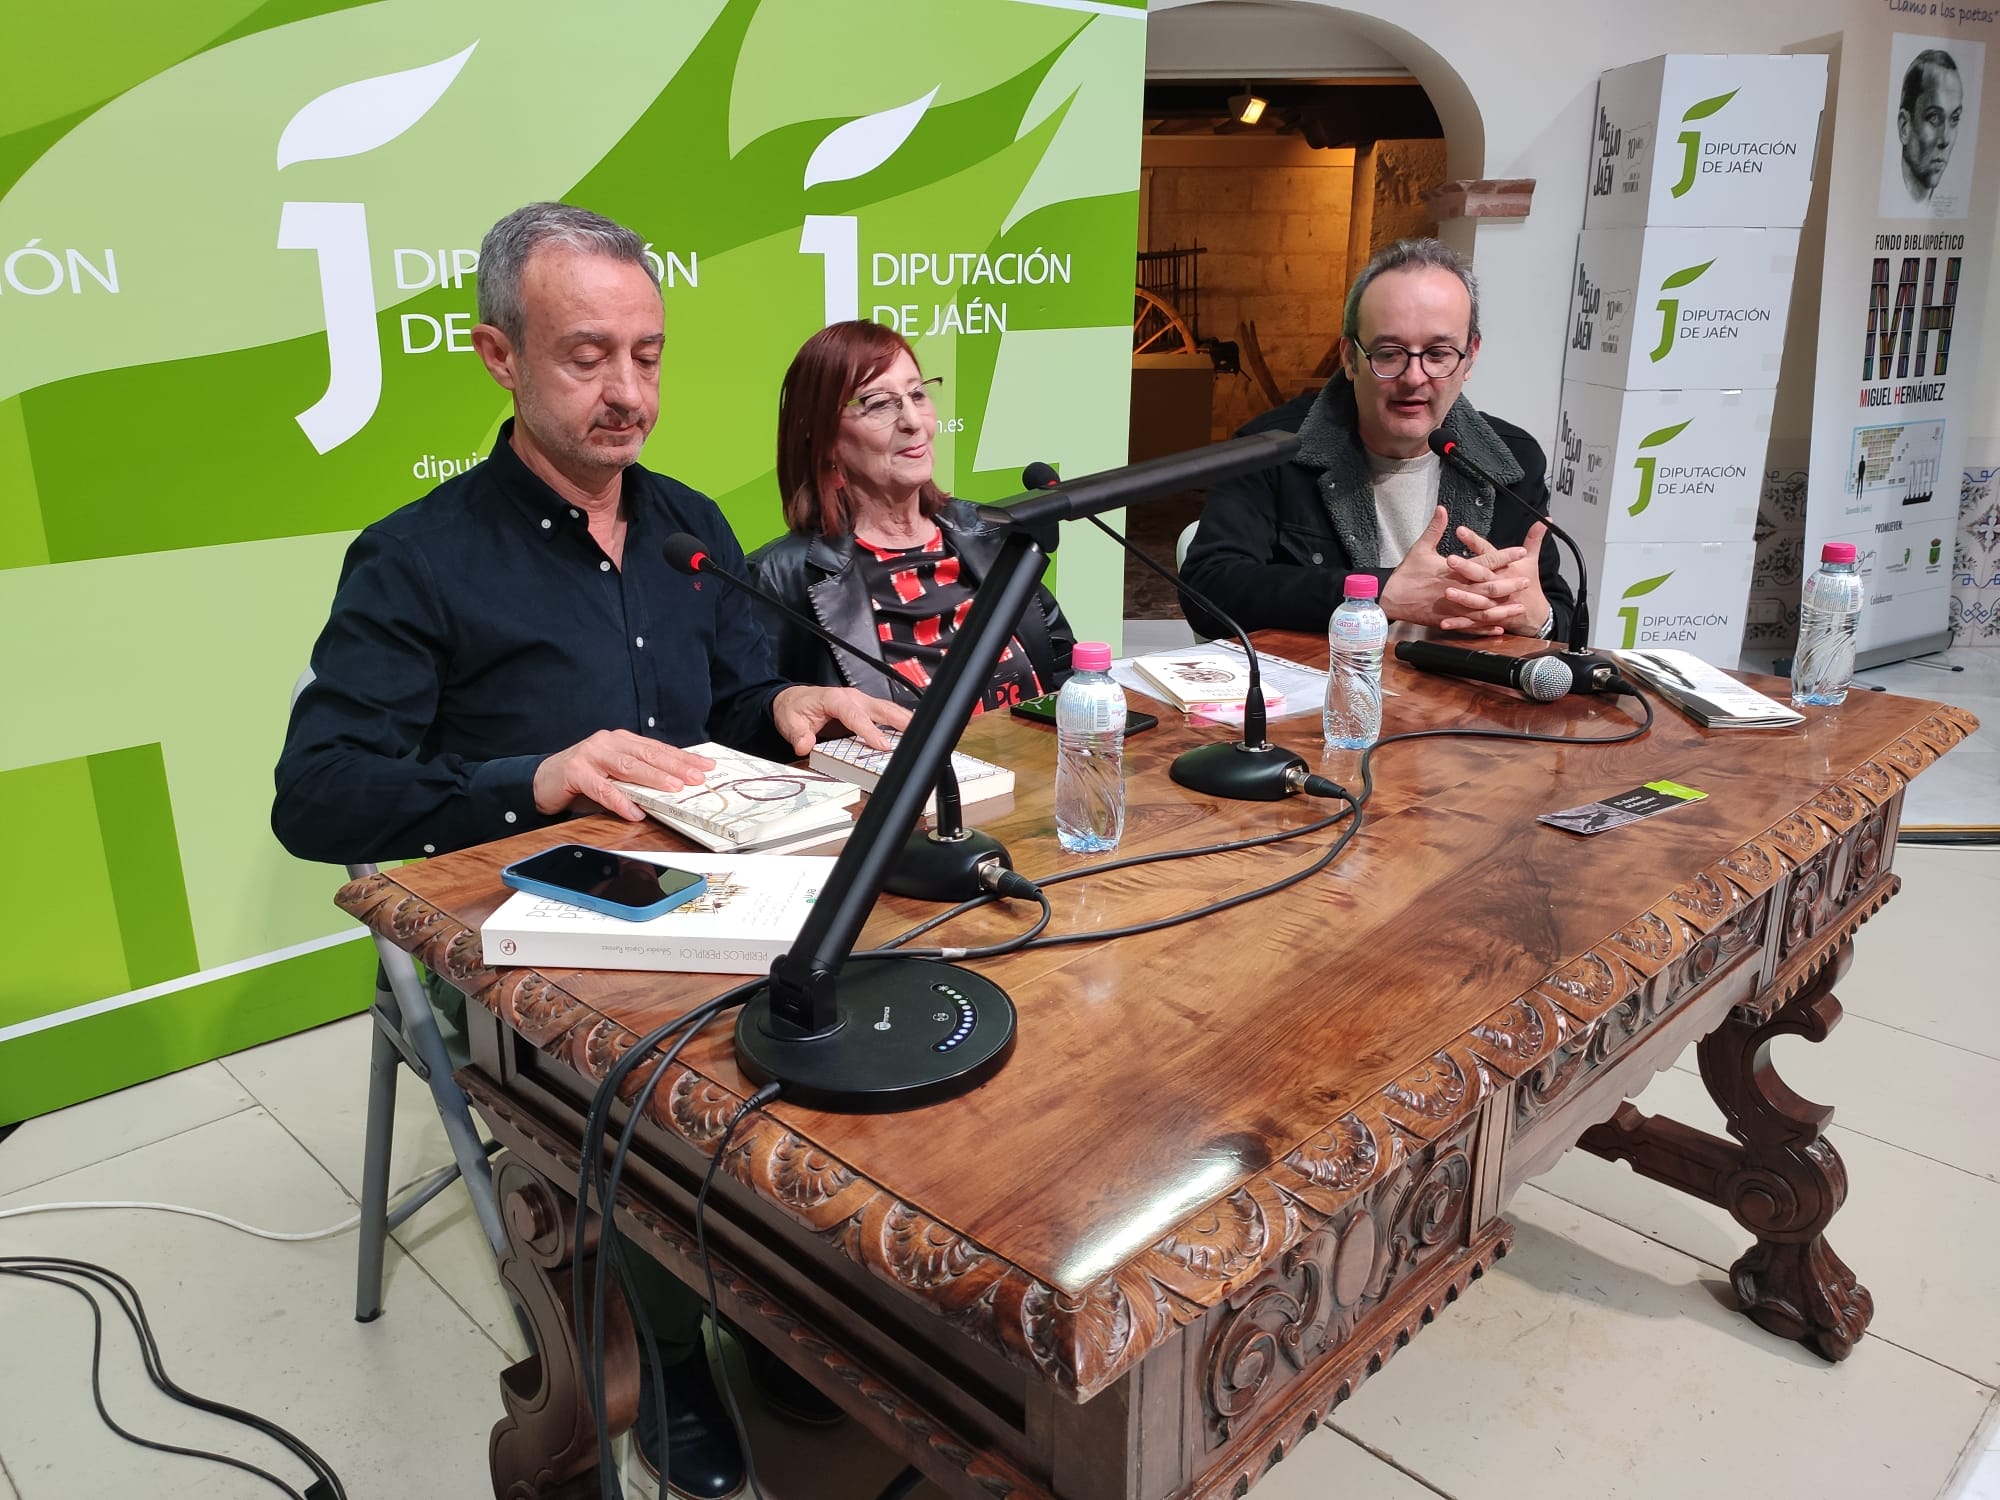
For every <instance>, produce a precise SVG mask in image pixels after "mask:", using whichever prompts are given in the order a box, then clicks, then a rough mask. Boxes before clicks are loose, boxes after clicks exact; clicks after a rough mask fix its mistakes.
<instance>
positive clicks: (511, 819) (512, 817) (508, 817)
mask: <svg viewBox="0 0 2000 1500" xmlns="http://www.w3.org/2000/svg"><path fill="white" fill-rule="evenodd" d="M507 821H508V822H509V823H511V822H513V821H514V815H513V814H512V813H508V814H507Z"/></svg>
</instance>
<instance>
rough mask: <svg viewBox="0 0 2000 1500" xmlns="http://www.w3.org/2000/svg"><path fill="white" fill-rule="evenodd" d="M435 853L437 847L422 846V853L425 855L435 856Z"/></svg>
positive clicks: (434, 845) (432, 845)
mask: <svg viewBox="0 0 2000 1500" xmlns="http://www.w3.org/2000/svg"><path fill="white" fill-rule="evenodd" d="M437 852H438V846H437V845H436V844H426V845H424V853H426V854H435V853H437Z"/></svg>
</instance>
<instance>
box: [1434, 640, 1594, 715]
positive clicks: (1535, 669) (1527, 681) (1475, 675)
mask: <svg viewBox="0 0 2000 1500" xmlns="http://www.w3.org/2000/svg"><path fill="white" fill-rule="evenodd" d="M1396 660H1397V661H1406V662H1408V663H1409V664H1410V665H1411V666H1413V667H1415V668H1416V669H1417V670H1418V671H1419V672H1434V673H1436V674H1437V675H1438V676H1440V677H1464V678H1468V679H1470V680H1471V681H1473V682H1490V683H1492V684H1493V685H1494V686H1495V687H1505V688H1512V689H1513V690H1514V691H1515V692H1517V693H1520V694H1522V695H1524V696H1526V697H1529V698H1532V699H1534V700H1535V701H1536V702H1537V703H1553V702H1555V701H1556V699H1558V698H1560V697H1562V696H1563V695H1564V694H1566V693H1567V692H1569V690H1570V670H1569V668H1568V667H1567V666H1565V665H1564V664H1563V660H1562V658H1561V657H1560V656H1554V655H1544V656H1508V655H1507V654H1506V653H1504V652H1500V651H1471V650H1467V649H1466V648H1465V647H1463V646H1440V645H1439V644H1438V643H1437V642H1435V641H1398V642H1397V643H1396Z"/></svg>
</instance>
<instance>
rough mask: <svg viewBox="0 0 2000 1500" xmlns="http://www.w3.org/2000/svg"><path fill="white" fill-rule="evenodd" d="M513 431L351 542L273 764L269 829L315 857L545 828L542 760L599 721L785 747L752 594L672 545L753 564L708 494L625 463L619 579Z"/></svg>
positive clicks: (346, 857) (430, 849) (400, 852)
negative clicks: (673, 537) (481, 458)
mask: <svg viewBox="0 0 2000 1500" xmlns="http://www.w3.org/2000/svg"><path fill="white" fill-rule="evenodd" d="M512 429H513V423H511V422H509V423H508V424H506V426H504V427H502V428H501V430H500V440H499V442H498V443H497V444H496V445H495V446H494V449H493V453H492V456H491V457H489V458H488V459H487V460H486V461H485V462H483V463H480V464H478V465H476V466H474V467H473V468H472V469H471V470H469V471H468V472H466V473H464V474H461V475H459V476H457V477H456V478H453V479H450V480H447V481H446V482H445V483H444V484H441V485H439V486H438V487H437V488H436V489H435V490H433V491H432V492H431V493H430V494H428V495H426V496H425V497H424V498H423V499H421V500H418V501H416V502H414V503H413V504H410V505H407V506H405V507H403V509H401V510H399V511H397V512H395V514H393V515H391V516H388V517H386V518H385V519H383V520H381V521H378V522H376V523H375V524H374V525H373V526H370V527H369V528H368V529H367V530H366V531H364V532H362V533H361V535H360V536H359V537H357V538H355V541H354V544H353V546H352V547H350V548H349V549H348V552H347V558H346V560H345V562H344V563H343V564H342V566H341V573H340V584H339V588H338V589H337V591H336V592H335V595H334V601H333V610H332V614H331V617H330V618H329V619H328V620H327V623H326V628H325V629H324V630H323V631H321V632H320V637H319V641H318V643H317V644H316V645H315V646H314V647H313V653H312V668H313V672H314V680H313V682H312V683H311V684H310V685H309V686H308V687H307V688H306V689H305V690H304V691H303V692H302V693H301V694H300V695H299V698H298V701H297V703H296V704H294V706H293V709H292V718H291V727H290V729H289V731H288V732H287V734H286V736H285V749H284V753H283V755H282V756H281V757H280V758H279V761H278V769H277V800H276V802H275V803H274V804H273V806H272V809H271V827H272V829H273V830H274V831H275V832H276V833H277V835H278V840H279V842H280V843H282V844H283V845H284V846H285V847H286V848H287V849H289V850H290V851H291V852H292V853H293V854H295V855H298V856H299V857H300V858H302V859H312V860H323V861H326V862H329V863H332V864H354V863H359V862H362V861H370V862H372V861H378V860H384V859H406V858H415V857H416V856H419V855H424V854H442V853H444V852H446V851H447V850H451V849H460V848H464V847H466V846H468V845H471V844H480V843H485V842H487V841H488V840H490V839H496V838H501V837H504V836H505V835H507V834H510V833H518V832H520V831H521V830H522V829H524V828H532V827H535V826H537V825H540V824H544V823H550V822H553V821H555V819H554V818H551V817H549V816H547V815H545V814H542V813H539V812H537V811H536V810H535V799H534V776H535V768H536V767H537V766H539V765H540V764H541V762H542V761H543V760H545V759H546V758H547V757H548V756H550V755H552V754H554V753H555V752H557V751H559V750H565V749H568V748H569V747H570V746H571V745H574V744H576V743H577V742H578V741H580V740H583V739H587V738H588V737H589V736H590V735H592V734H594V733H596V732H597V731H598V730H600V729H628V730H631V731H632V732H633V733H634V734H640V735H644V736H646V737H648V738H650V739H655V740H659V741H661V742H662V743H665V744H673V745H692V744H698V743H700V742H702V741H704V740H719V741H721V742H722V743H724V744H728V745H733V746H735V747H737V748H739V749H743V750H748V751H752V752H754V753H757V754H763V755H774V756H778V757H780V758H785V757H789V755H790V753H791V752H790V751H789V750H788V749H787V748H785V746H784V745H783V742H782V741H781V740H779V738H778V737H777V733H776V730H775V729H774V727H773V726H772V723H771V700H772V699H773V698H775V697H776V696H777V694H778V692H779V691H780V689H782V688H783V687H784V686H785V685H786V684H785V683H784V681H783V680H782V679H780V678H779V677H778V675H777V668H776V664H775V662H776V658H775V656H774V655H773V652H772V647H771V643H770V640H769V638H768V637H767V636H766V635H765V632H764V628H763V626H762V624H760V623H759V621H758V620H757V618H756V616H755V615H754V614H753V613H752V611H753V610H754V609H755V607H756V606H755V604H754V602H753V601H752V600H750V599H749V598H748V597H746V596H745V595H743V594H740V593H738V592H737V591H736V590H734V589H731V588H729V587H727V586H726V585H723V584H720V583H717V582H714V581H709V582H706V583H704V582H702V581H698V580H696V579H693V578H689V577H687V576H685V575H683V574H681V573H677V572H675V571H674V570H673V569H672V568H670V567H668V565H667V563H666V561H665V560H664V558H663V556H662V553H661V544H662V543H664V542H665V540H666V539H667V537H668V536H669V535H670V534H672V533H674V532H676V531H686V532H691V533H693V534H694V535H695V536H697V537H700V538H701V540H702V541H703V542H705V543H706V544H707V545H708V550H709V551H710V552H711V553H712V554H713V555H714V557H715V559H716V561H717V562H719V563H721V564H722V565H723V566H724V567H726V568H728V569H730V570H732V571H739V572H740V571H741V570H742V568H743V553H742V549H741V548H740V547H739V546H738V545H737V542H736V538H735V535H734V533H732V532H731V530H730V528H729V524H728V522H727V521H725V520H724V519H723V516H722V512H721V511H720V510H718V509H717V508H716V505H715V502H714V501H712V500H710V499H709V498H708V497H707V496H705V495H702V494H700V493H698V492H697V491H695V490H692V489H689V488H688V487H687V486H686V485H684V484H681V483H679V482H678V481H676V480H673V479H669V478H667V477H666V476H664V475H661V474H655V473H653V472H651V471H650V470H647V469H642V468H640V467H639V466H637V465H636V464H635V465H633V466H632V467H631V468H628V469H627V470H626V471H625V477H624V496H623V501H622V503H623V506H624V514H625V520H626V533H625V545H624V554H623V557H622V559H621V565H620V566H613V565H612V563H611V561H610V559H609V558H608V557H606V556H605V554H604V552H603V551H602V550H601V549H600V548H599V547H598V545H597V543H596V541H595V540H593V539H592V537H591V535H590V530H589V527H588V524H587V517H586V516H585V515H584V513H583V512H582V511H581V510H580V509H577V508H575V507H572V506H570V505H569V504H568V503H567V502H565V501H564V500H563V499H562V498H561V497H560V496H558V495H557V494H556V492H555V491H554V490H552V489H550V488H549V486H548V485H547V484H545V483H544V482H543V481H542V480H541V479H540V478H538V477H537V476H536V475H535V474H534V473H533V472H532V471H531V470H530V469H529V468H528V466H527V465H526V464H524V463H523V462H522V461H521V459H520V457H519V455H517V454H516V453H515V452H514V449H513V446H512V444H511V443H510V442H509V437H510V435H511V433H512Z"/></svg>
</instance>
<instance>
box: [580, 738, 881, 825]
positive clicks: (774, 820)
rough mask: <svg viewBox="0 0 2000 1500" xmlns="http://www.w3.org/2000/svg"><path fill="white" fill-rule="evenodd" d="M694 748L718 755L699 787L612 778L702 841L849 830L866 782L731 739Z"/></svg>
mask: <svg viewBox="0 0 2000 1500" xmlns="http://www.w3.org/2000/svg"><path fill="white" fill-rule="evenodd" d="M687 748H688V750H689V752H690V753H691V754H694V755H701V756H706V757H707V758H708V759H710V760H712V761H714V762H715V769H714V770H712V771H710V772H709V773H708V775H707V777H706V778H705V779H704V780H703V783H702V785H700V786H689V787H683V788H682V789H681V790H680V791H678V792H663V791H658V790H655V789H654V788H652V787H643V786H637V785H634V784H633V783H632V782H629V781H614V782H613V783H612V785H613V786H615V787H617V788H618V790H619V791H621V792H623V793H624V794H625V795H626V796H628V797H630V798H631V799H632V800H633V801H634V802H636V803H637V804H638V805H639V806H640V807H641V808H643V809H644V810H645V811H646V813H647V814H648V815H649V816H651V817H654V818H657V819H659V820H660V821H661V822H662V823H664V824H666V825H667V826H668V827H669V828H671V829H673V830H674V831H675V832H676V833H683V834H686V835H687V836H688V837H689V838H691V839H693V840H694V841H695V842H696V843H697V844H700V845H702V846H703V847H704V848H708V849H717V850H732V849H743V850H757V849H767V848H769V847H770V846H772V845H774V844H780V843H782V844H786V845H794V846H795V845H796V844H797V843H798V842H799V839H800V836H801V835H804V834H808V833H813V832H817V831H820V830H826V829H844V828H846V827H847V826H848V825H849V824H851V822H852V821H853V820H852V817H851V816H850V814H849V813H848V812H847V808H848V807H850V806H851V805H853V803H854V802H855V801H856V800H857V799H858V798H859V797H860V795H861V789H860V788H859V787H857V786H855V785H853V784H852V783H851V782H846V781H841V780H839V779H837V778H835V777H832V776H827V775H825V774H823V773H821V772H818V771H809V770H802V769H800V768H799V767H797V766H784V765H780V764H778V762H776V761H774V760H765V759H764V758H763V757H762V756H757V755H748V754H745V753H744V752H743V751H741V750H732V749H730V748H729V747H728V746H727V745H716V744H704V745H689V746H688V747H687Z"/></svg>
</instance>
